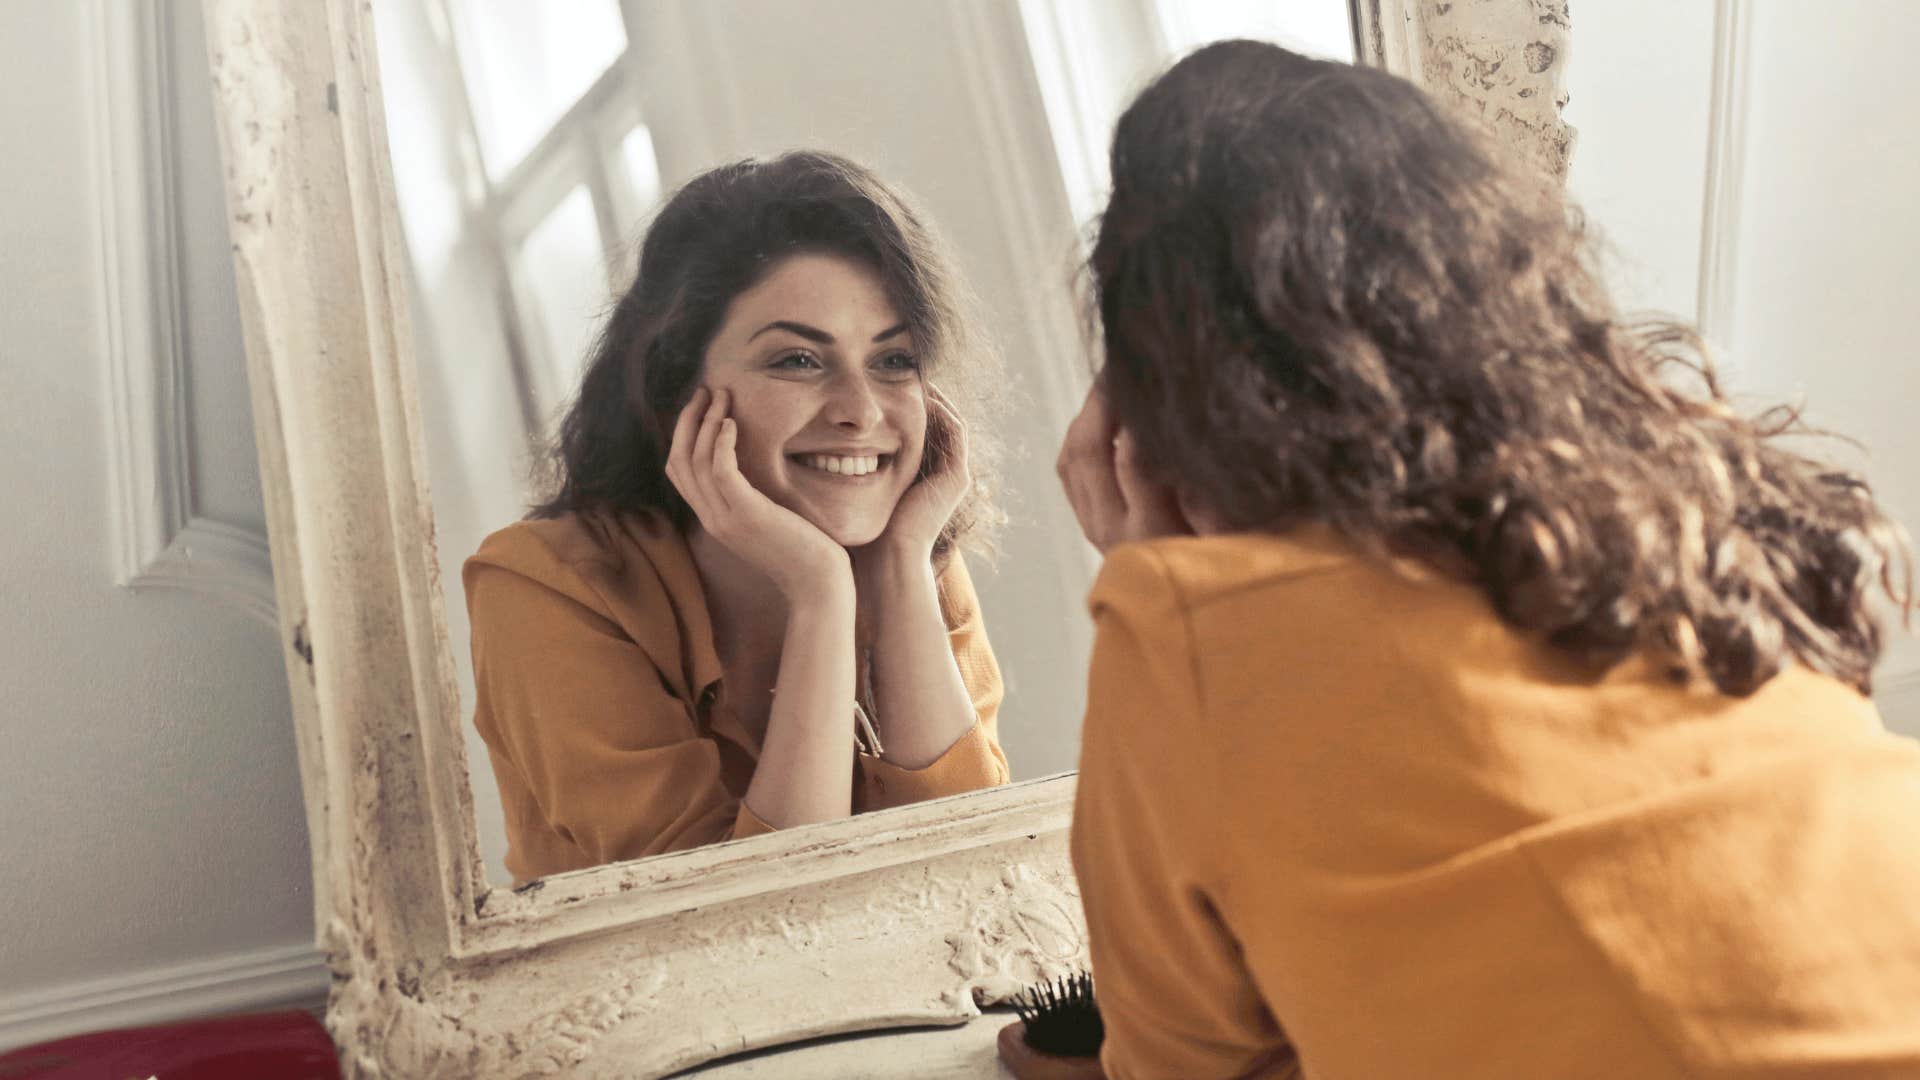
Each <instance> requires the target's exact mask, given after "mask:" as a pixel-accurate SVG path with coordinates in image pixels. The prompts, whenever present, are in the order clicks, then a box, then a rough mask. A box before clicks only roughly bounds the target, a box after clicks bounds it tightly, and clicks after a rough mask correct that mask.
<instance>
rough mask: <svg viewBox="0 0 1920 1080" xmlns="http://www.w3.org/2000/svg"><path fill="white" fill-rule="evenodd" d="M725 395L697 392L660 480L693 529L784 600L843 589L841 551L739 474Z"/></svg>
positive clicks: (847, 570) (845, 575) (847, 579)
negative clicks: (763, 578)
mask: <svg viewBox="0 0 1920 1080" xmlns="http://www.w3.org/2000/svg"><path fill="white" fill-rule="evenodd" d="M728 404H729V400H728V396H727V392H726V391H725V390H721V391H720V392H718V393H714V392H712V391H710V390H708V389H707V388H706V387H704V386H703V387H701V388H700V389H698V390H695V391H694V393H693V399H692V400H690V401H688V402H687V407H686V408H684V409H682V410H680V419H679V421H678V422H676V423H675V424H674V427H673V446H672V449H671V450H670V451H669V452H668V454H667V479H668V480H671V481H672V482H673V486H674V487H675V488H677V489H678V490H679V492H680V497H681V498H683V499H685V500H687V505H688V506H691V507H692V508H693V512H694V515H695V516H696V517H698V518H699V519H700V527H701V528H703V529H705V530H706V531H707V532H708V533H709V534H710V535H711V536H712V537H713V538H714V539H715V540H718V541H720V542H721V543H722V544H724V545H725V546H726V547H727V550H729V551H731V552H733V553H734V554H735V555H738V556H739V557H740V558H742V559H745V560H746V561H747V562H748V563H749V564H751V565H752V566H753V567H754V568H756V569H758V570H759V571H760V572H761V573H763V574H766V575H767V576H768V577H769V578H772V579H773V582H774V585H775V586H776V587H778V588H779V589H780V591H781V592H782V593H783V594H785V596H786V597H787V599H788V600H789V601H793V600H797V599H799V598H800V597H801V595H802V594H804V593H806V592H808V591H809V590H816V589H819V588H821V587H823V586H825V587H831V586H832V585H833V584H835V583H844V584H845V585H847V586H848V591H849V592H851V585H852V580H851V573H852V569H851V563H850V562H849V560H848V557H847V549H846V548H843V547H841V546H840V545H839V544H837V543H835V542H834V540H833V538H832V537H829V536H828V535H827V534H826V533H824V532H821V531H820V530H819V528H817V527H816V526H815V525H814V524H813V523H812V522H810V521H808V520H807V519H805V518H803V517H801V516H800V515H799V514H796V513H794V512H793V511H791V510H789V509H787V508H786V507H784V506H781V505H780V504H778V503H776V502H774V501H773V500H772V499H769V498H767V497H766V495H765V494H763V493H762V492H761V491H760V490H759V489H757V488H755V487H754V486H753V485H752V484H750V483H748V482H747V478H746V477H745V476H742V475H741V474H740V463H739V459H738V458H737V457H736V456H735V447H736V446H737V444H738V442H739V430H738V427H737V425H736V424H735V423H734V421H733V420H732V419H731V418H730V417H728V416H727V407H728Z"/></svg>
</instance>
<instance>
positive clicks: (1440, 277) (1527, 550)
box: [1089, 41, 1911, 695]
mask: <svg viewBox="0 0 1920 1080" xmlns="http://www.w3.org/2000/svg"><path fill="white" fill-rule="evenodd" d="M1112 175H1113V193H1112V198H1111V201H1110V203H1109V205H1108V206H1107V208H1106V211H1105V213H1104V215H1103V216H1102V217H1101V219H1100V221H1099V223H1098V235H1097V241H1096V243H1095V246H1094V249H1093V253H1092V256H1091V259H1090V260H1089V271H1090V278H1091V284H1092V289H1093V295H1092V301H1093V304H1094V305H1095V307H1096V309H1097V318H1098V323H1099V330H1100V331H1101V334H1102V336H1103V337H1104V344H1105V355H1106V362H1105V364H1104V366H1103V368H1102V370H1101V372H1100V375H1099V379H1100V382H1101V384H1102V386H1103V387H1104V391H1105V393H1106V395H1107V397H1108V399H1109V400H1110V402H1111V405H1112V408H1113V409H1114V410H1115V413H1116V415H1117V417H1118V418H1119V420H1120V422H1121V423H1122V424H1123V425H1124V426H1125V427H1126V428H1127V429H1128V430H1129V431H1130V432H1131V433H1132V434H1133V436H1134V437H1135V439H1136V440H1137V441H1138V443H1139V445H1140V447H1141V450H1142V454H1141V456H1142V457H1143V458H1144V459H1145V460H1146V461H1148V462H1150V463H1152V467H1153V468H1154V469H1155V470H1156V472H1157V474H1158V475H1157V477H1156V478H1157V479H1159V480H1161V481H1163V482H1165V483H1167V484H1170V485H1172V486H1174V487H1175V488H1176V489H1178V490H1180V491H1181V492H1182V493H1183V495H1184V497H1186V498H1188V499H1190V500H1192V501H1193V502H1194V503H1196V504H1198V505H1199V506H1200V507H1202V508H1204V509H1205V510H1207V511H1209V512H1211V513H1212V514H1213V515H1215V516H1216V517H1218V518H1219V519H1220V520H1221V521H1223V522H1224V523H1225V524H1226V525H1227V526H1229V527H1232V528H1236V529H1246V530H1269V531H1285V530H1287V529H1290V528H1293V527H1295V526H1298V525H1301V524H1304V523H1309V522H1320V523H1325V524H1328V525H1331V526H1332V527H1334V528H1335V529H1337V530H1338V531H1339V532H1340V533H1341V534H1343V535H1344V536H1346V537H1348V538H1349V539H1350V540H1351V541H1353V542H1355V543H1357V544H1359V545H1361V546H1363V547H1364V548H1366V549H1368V550H1372V551H1375V552H1377V553H1383V554H1384V553H1388V552H1394V553H1404V552H1409V551H1410V552H1414V553H1419V554H1422V555H1424V556H1426V557H1428V558H1430V559H1431V560H1432V561H1434V562H1436V563H1438V564H1440V565H1442V566H1451V567H1453V568H1455V569H1456V570H1457V571H1458V572H1460V573H1462V574H1464V575H1465V576H1466V577H1468V578H1469V579H1470V580H1472V581H1474V582H1475V583H1476V584H1477V585H1478V586H1479V587H1480V588H1481V589H1483V590H1484V592H1485V593H1486V595H1487V596H1488V597H1489V598H1490V600H1491V601H1492V605H1493V607H1494V608H1495V610H1497V611H1498V613H1499V614H1500V616H1501V617H1503V618H1504V619H1505V620H1506V621H1507V622H1508V623H1509V624H1511V625H1513V626H1516V627H1519V628H1522V629H1524V630H1527V631H1533V632H1538V633H1539V634H1541V635H1543V636H1544V638H1545V639H1546V640H1547V641H1548V642H1550V643H1551V644H1552V645H1554V646H1557V647H1559V648H1560V649H1563V650H1565V651H1566V652H1567V653H1570V654H1573V655H1574V656H1575V657H1577V658H1579V659H1580V660H1582V661H1585V662H1587V663H1588V664H1590V665H1592V666H1593V668H1594V669H1596V670H1601V671H1604V670H1607V669H1609V668H1611V667H1612V666H1613V665H1614V664H1616V663H1618V662H1619V661H1621V660H1622V659H1624V658H1626V657H1627V656H1628V655H1629V654H1632V653H1635V652H1638V651H1641V650H1653V651H1654V655H1656V656H1662V657H1665V658H1669V659H1670V661H1671V670H1672V671H1673V673H1674V676H1675V678H1676V679H1678V680H1681V681H1686V680H1689V679H1692V678H1694V677H1699V676H1704V677H1705V678H1706V679H1708V680H1710V681H1711V683H1712V685H1713V686H1715V687H1717V688H1718V689H1719V690H1720V691H1722V692H1725V693H1728V694H1734V695H1746V694H1748V693H1751V692H1752V691H1753V690H1755V689H1756V688H1758V687H1759V686H1760V685H1761V684H1763V683H1765V682H1766V681H1767V680H1768V679H1769V678H1771V677H1772V676H1773V675H1774V674H1775V673H1776V672H1778V671H1780V670H1781V669H1782V668H1783V667H1784V666H1785V665H1787V664H1789V663H1791V662H1796V661H1797V662H1798V663H1800V664H1802V665H1804V666H1806V667H1809V668H1812V669H1814V670H1817V671H1822V672H1826V673H1828V674H1831V675H1833V676H1835V677H1837V678H1839V679H1841V680H1844V681H1845V682H1847V683H1849V684H1851V685H1852V686H1854V687H1856V688H1858V689H1860V690H1861V691H1862V692H1866V691H1868V690H1869V689H1870V673H1871V670H1872V668H1873V665H1874V662H1875V660H1876V659H1877V658H1878V656H1879V653H1880V649H1881V631H1880V627H1879V622H1878V619H1877V618H1876V617H1875V612H1874V611H1873V608H1874V607H1875V603H1874V594H1875V593H1876V587H1880V588H1884V590H1885V592H1886V594H1887V595H1888V596H1889V597H1890V598H1892V599H1893V601H1894V602H1895V603H1896V604H1897V605H1899V606H1900V608H1902V609H1903V610H1906V609H1908V608H1910V599H1909V595H1910V593H1909V587H1910V583H1911V569H1910V556H1909V553H1908V548H1907V541H1906V537H1905V534H1904V532H1902V530H1901V529H1900V528H1899V527H1898V526H1897V525H1895V524H1894V523H1893V522H1892V521H1891V520H1890V519H1889V518H1888V517H1887V515H1886V514H1884V513H1883V512H1882V511H1881V509H1880V508H1879V507H1878V506H1877V505H1876V504H1875V502H1874V499H1873V498H1872V496H1871V495H1870V493H1869V491H1868V488H1867V485H1866V483H1865V482H1864V481H1863V480H1862V479H1861V478H1860V477H1858V476H1855V475H1852V474H1850V473H1848V472H1846V471H1844V470H1841V469H1838V468H1835V467H1831V466H1828V465H1824V464H1821V463H1819V462H1817V461H1815V460H1813V459H1810V458H1808V457H1804V456H1801V455H1800V454H1798V453H1795V452H1793V451H1791V450H1789V449H1788V448H1787V447H1786V446H1785V445H1783V441H1782V438H1781V437H1782V436H1788V435H1792V434H1796V433H1800V432H1803V431H1804V430H1805V429H1804V428H1803V426H1802V425H1801V423H1800V419H1799V417H1798V415H1797V414H1796V413H1794V412H1793V411H1791V410H1774V411H1771V412H1768V413H1765V414H1762V415H1760V416H1759V417H1757V418H1746V417H1743V416H1741V415H1739V414H1738V413H1736V412H1735V411H1734V409H1733V408H1732V407H1731V406H1730V405H1729V403H1728V401H1727V399H1726V397H1725V396H1724V395H1723V393H1722V392H1721V390H1720V388H1719V386H1718V385H1717V384H1716V383H1715V381H1714V378H1713V373H1712V369H1711V367H1710V366H1709V364H1708V362H1707V359H1706V357H1705V354H1704V349H1703V347H1702V344H1701V341H1700V339H1699V338H1698V336H1697V335H1696V334H1695V333H1694V332H1693V331H1691V330H1689V329H1688V328H1686V327H1684V326H1680V325H1676V324H1673V323H1666V322H1662V323H1635V324H1629V323H1627V322H1625V321H1623V320H1622V318H1621V317H1620V316H1619V315H1618V314H1617V313H1616V311H1615V309H1614V307H1613V305H1612V302H1611V301H1610V300H1609V298H1608V296H1607V293H1606V291H1605V289H1604V288H1603V287H1602V285H1601V283H1600V280H1599V275H1598V273H1597V271H1596V269H1595V268H1594V265H1593V260H1592V258H1591V255H1590V244H1589V241H1588V238H1587V237H1586V235H1585V232H1584V227H1583V225H1582V223H1581V219H1580V218H1579V216H1578V214H1577V213H1576V212H1574V211H1573V210H1571V209H1570V207H1569V206H1568V204H1567V202H1566V200H1565V197H1564V195H1563V193H1562V192H1561V191H1560V190H1559V187H1558V185H1557V184H1555V183H1553V182H1551V181H1550V180H1549V179H1548V178H1545V177H1539V176H1536V175H1534V174H1532V173H1531V172H1530V171H1529V170H1527V169H1525V168H1524V167H1523V166H1521V165H1519V164H1518V163H1517V162H1516V161H1514V160H1512V159H1510V158H1509V157H1507V156H1506V154H1505V152H1504V151H1502V150H1501V149H1500V148H1499V147H1498V146H1497V145H1496V144H1495V143H1494V142H1493V140H1492V139H1490V138H1489V137H1488V136H1487V135H1486V134H1485V133H1484V132H1481V131H1479V130H1478V129H1475V128H1472V127H1469V126H1468V125H1466V124H1464V123H1462V122H1461V121H1459V120H1457V119H1456V118H1455V117H1454V116H1453V115H1451V114H1449V113H1448V112H1447V111H1446V109H1445V108H1444V107H1442V106H1439V105H1437V104H1436V103H1435V102H1434V101H1432V100H1431V99H1430V98H1429V97H1428V96H1427V95H1426V94H1424V93H1422V92H1421V91H1420V90H1419V89H1418V88H1416V87H1414V86H1413V85H1412V84H1410V83H1408V82H1406V81H1404V80H1402V79H1399V78H1396V77H1394V76H1391V75H1388V74H1386V73H1384V72H1380V71H1376V70H1371V69H1367V68H1362V67H1355V66H1349V65H1345V64H1336V63H1329V62H1323V61H1317V60H1312V59H1308V58H1306V57H1302V56H1299V55H1296V54H1294V53H1291V52H1288V51H1286V50H1284V49H1281V48H1278V47H1275V46H1272V45H1267V44H1260V43H1255V42H1250V41H1233V42H1223V43H1220V44H1216V45H1212V46H1209V47H1207V48H1203V49H1201V50H1199V51H1198V52H1195V53H1193V54H1192V55H1190V56H1188V57H1187V58H1185V59H1183V60H1182V61H1180V62H1179V63H1178V64H1176V65H1174V66H1173V67H1172V68H1171V69H1170V70H1168V71H1167V72H1166V73H1164V74H1163V75H1161V76H1160V78H1159V79H1158V80H1156V81H1155V82H1154V83H1153V84H1152V85H1151V86H1149V87H1148V88H1147V89H1146V90H1145V91H1144V92H1143V93H1142V94H1141V95H1140V96H1139V97H1138V99H1136V100H1135V101H1134V102H1133V103H1132V105H1131V106H1130V107H1129V108H1128V109H1127V110H1126V112H1125V114H1124V115H1123V116H1122V117H1121V119H1120V122H1119V125H1118V128H1117V130H1116V132H1115V135H1114V140H1113V149H1112ZM1689 372H1690V373H1691V374H1688V373H1689ZM1680 375H1684V376H1686V377H1684V378H1677V377H1673V376H1680Z"/></svg>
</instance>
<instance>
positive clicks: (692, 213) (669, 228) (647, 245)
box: [530, 150, 1002, 561]
mask: <svg viewBox="0 0 1920 1080" xmlns="http://www.w3.org/2000/svg"><path fill="white" fill-rule="evenodd" d="M806 252H811V253H826V254H832V255H838V256H842V257H845V258H848V259H853V260H856V261H858V262H860V263H862V264H864V265H866V266H868V267H871V268H872V269H873V270H874V272H875V273H876V274H878V275H879V277H880V280H881V283H882V284H883V286H884V287H885V289H886V293H887V297H888V299H889V300H890V301H891V302H892V303H893V305H894V308H895V310H897V311H898V312H899V313H900V316H901V318H902V319H903V320H904V321H905V322H906V324H907V327H908V329H909V330H910V331H911V333H912V334H913V340H914V349H915V354H916V356H917V357H918V358H919V359H920V362H921V370H922V372H923V373H924V374H925V376H926V377H927V378H928V379H930V380H931V379H936V378H937V379H938V380H939V386H940V389H941V392H942V393H944V394H945V395H946V397H947V398H948V400H949V401H950V402H951V403H952V404H953V407H954V410H955V412H956V413H958V414H959V415H960V417H961V418H962V419H963V421H965V422H966V423H967V435H968V459H969V462H970V464H971V466H972V471H973V474H974V477H975V483H974V486H973V489H972V490H971V491H970V492H969V493H968V495H967V496H966V497H965V498H964V500H963V501H962V503H961V505H960V506H959V507H958V509H957V510H956V511H955V513H954V515H953V517H952V518H951V519H949V521H948V522H947V525H946V527H945V529H943V530H942V532H941V534H940V538H939V541H938V542H937V543H936V545H935V549H934V553H935V556H936V558H937V559H939V560H942V561H944V560H945V559H946V558H947V556H948V554H949V553H950V552H951V551H952V550H953V549H954V548H955V546H957V545H965V546H973V547H987V546H989V545H990V540H991V531H992V530H993V528H995V527H996V526H998V525H999V524H1000V523H1001V521H1002V515H1001V513H1000V511H999V509H998V506H997V504H996V503H995V501H994V493H995V485H996V477H997V474H998V473H997V464H998V461H999V443H998V441H997V439H996V438H995V436H994V433H993V431H992V430H991V428H990V426H989V425H988V424H986V423H982V422H981V419H982V417H981V413H982V412H983V411H986V410H987V409H988V408H989V407H990V406H991V404H992V400H993V394H994V391H995V388H996V387H997V386H999V385H1000V379H999V370H1000V364H999V357H998V354H997V352H996V351H995V350H994V349H993V347H992V345H991V344H990V343H989V342H988V340H987V339H986V337H985V335H984V334H983V333H982V332H981V331H980V328H979V320H978V319H977V318H976V317H975V315H974V301H973V299H972V296H971V294H970V293H969V292H968V291H967V290H966V288H965V286H964V285H963V284H962V282H961V280H960V277H959V275H958V273H957V272H956V271H955V270H954V268H953V265H952V262H951V260H950V259H949V257H948V255H947V252H946V248H945V247H944V245H943V244H942V243H941V242H940V241H939V239H938V238H937V237H936V236H935V235H934V233H933V232H932V230H931V229H930V228H929V227H928V226H927V225H926V223H925V219H924V218H923V217H922V216H921V215H920V214H919V213H918V212H917V211H915V210H914V209H913V208H912V207H911V206H910V205H909V204H908V203H907V201H906V199H905V198H904V197H903V196H902V195H900V193H899V192H897V191H895V190H893V189H892V188H889V187H888V186H887V185H886V184H884V183H882V182H881V180H880V179H879V177H877V176H875V175H874V174H873V173H872V172H871V171H869V170H868V169H866V168H865V167H863V166H861V165H858V164H856V163H854V162H852V161H849V160H847V159H846V158H843V157H839V156H836V155H833V154H828V153H823V152H820V151H813V150H799V151H793V152H790V153H787V154H783V155H781V156H779V157H775V158H770V159H764V160H746V161H739V162H734V163H732V164H729V165H723V166H720V167H719V168H716V169H713V170H711V171H709V172H705V173H702V174H701V175H699V176H696V177H694V178H693V179H692V180H689V181H688V182H687V183H686V184H685V185H683V186H682V187H681V188H680V189H679V190H678V191H676V192H675V193H674V194H673V196H672V198H670V199H668V200H667V202H666V204H665V205H664V206H663V207H662V208H661V209H660V211H659V213H658V214H657V215H656V216H655V217H654V219H653V222H652V224H651V225H650V226H649V227H648V229H647V232H646V237H645V239H644V240H643V241H642V243H641V248H640V265H639V271H638V274H637V276H636V277H635V279H634V282H633V285H632V286H631V287H630V288H628V289H627V291H626V293H625V294H624V295H622V296H621V297H620V299H619V301H618V302H617V303H616V304H615V305H614V307H613V311H612V313H611V314H610V315H609V316H608V318H607V320H606V322H605V324H604V325H603V326H602V328H601V330H600V333H599V336H598V338H597V339H596V341H595V344H594V346H593V351H592V353H591V354H590V356H589V358H588V361H587V365H586V372H585V374H584V375H583V376H582V378H581V382H580V389H579V392H578V394H576V395H575V397H574V398H573V400H572V402H571V404H570V405H569V406H568V407H567V410H566V414H565V417H564V418H563V419H562V421H561V423H560V427H559V431H558V435H557V437H556V438H555V439H554V440H553V443H552V446H551V447H550V451H549V454H548V460H547V462H546V468H545V472H546V477H545V484H544V486H545V489H546V494H545V495H544V497H543V498H541V499H540V501H539V502H538V503H537V504H536V505H535V506H534V507H533V508H532V510H531V512H530V516H532V517H536V518H552V517H559V516H561V515H563V514H569V513H586V514H592V513H611V514H616V515H617V514H622V513H633V512H637V511H645V510H657V511H660V512H663V513H665V514H666V515H667V517H668V518H669V519H670V520H671V521H673V523H674V524H675V525H676V526H677V527H679V528H681V529H685V528H687V527H688V526H689V525H690V524H691V523H692V521H693V511H692V509H691V508H690V507H688V506H687V503H686V500H684V499H682V498H681V497H680V493H679V492H678V491H677V490H675V488H674V486H673V484H672V483H671V482H670V481H669V480H668V479H667V475H666V464H667V452H668V450H669V449H670V446H671V443H672V438H673V424H674V419H675V417H676V416H677V415H678V414H679V411H680V409H681V408H682V407H684V406H685V405H686V403H687V401H688V400H689V399H690V398H692V396H693V392H694V390H695V389H696V388H697V387H698V386H699V383H700V377H701V374H702V372H703V371H704V369H705V356H706V350H707V346H708V344H709V343H710V342H711V341H712V340H713V336H714V334H716V333H717V332H718V331H719V329H720V325H721V323H722V321H723V320H724V319H725V317H726V313H727V306H728V305H729V304H730V303H732V301H733V299H734V297H736V296H739V295H740V294H741V293H742V292H745V291H746V290H747V289H750V288H752V287H753V286H754V285H756V284H757V283H759V282H760V281H761V280H762V279H764V278H765V277H766V275H767V274H768V273H769V272H771V271H772V269H773V268H774V267H775V266H776V265H778V263H779V262H780V261H781V260H782V259H784V258H786V257H788V256H790V255H796V254H800V253H806ZM934 430H935V429H933V428H932V427H931V426H930V427H929V440H928V441H929V444H930V445H929V446H928V448H927V457H928V458H929V459H936V458H937V454H938V453H939V452H940V447H938V446H936V445H932V444H933V443H934V442H935V437H934V435H933V431H934Z"/></svg>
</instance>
